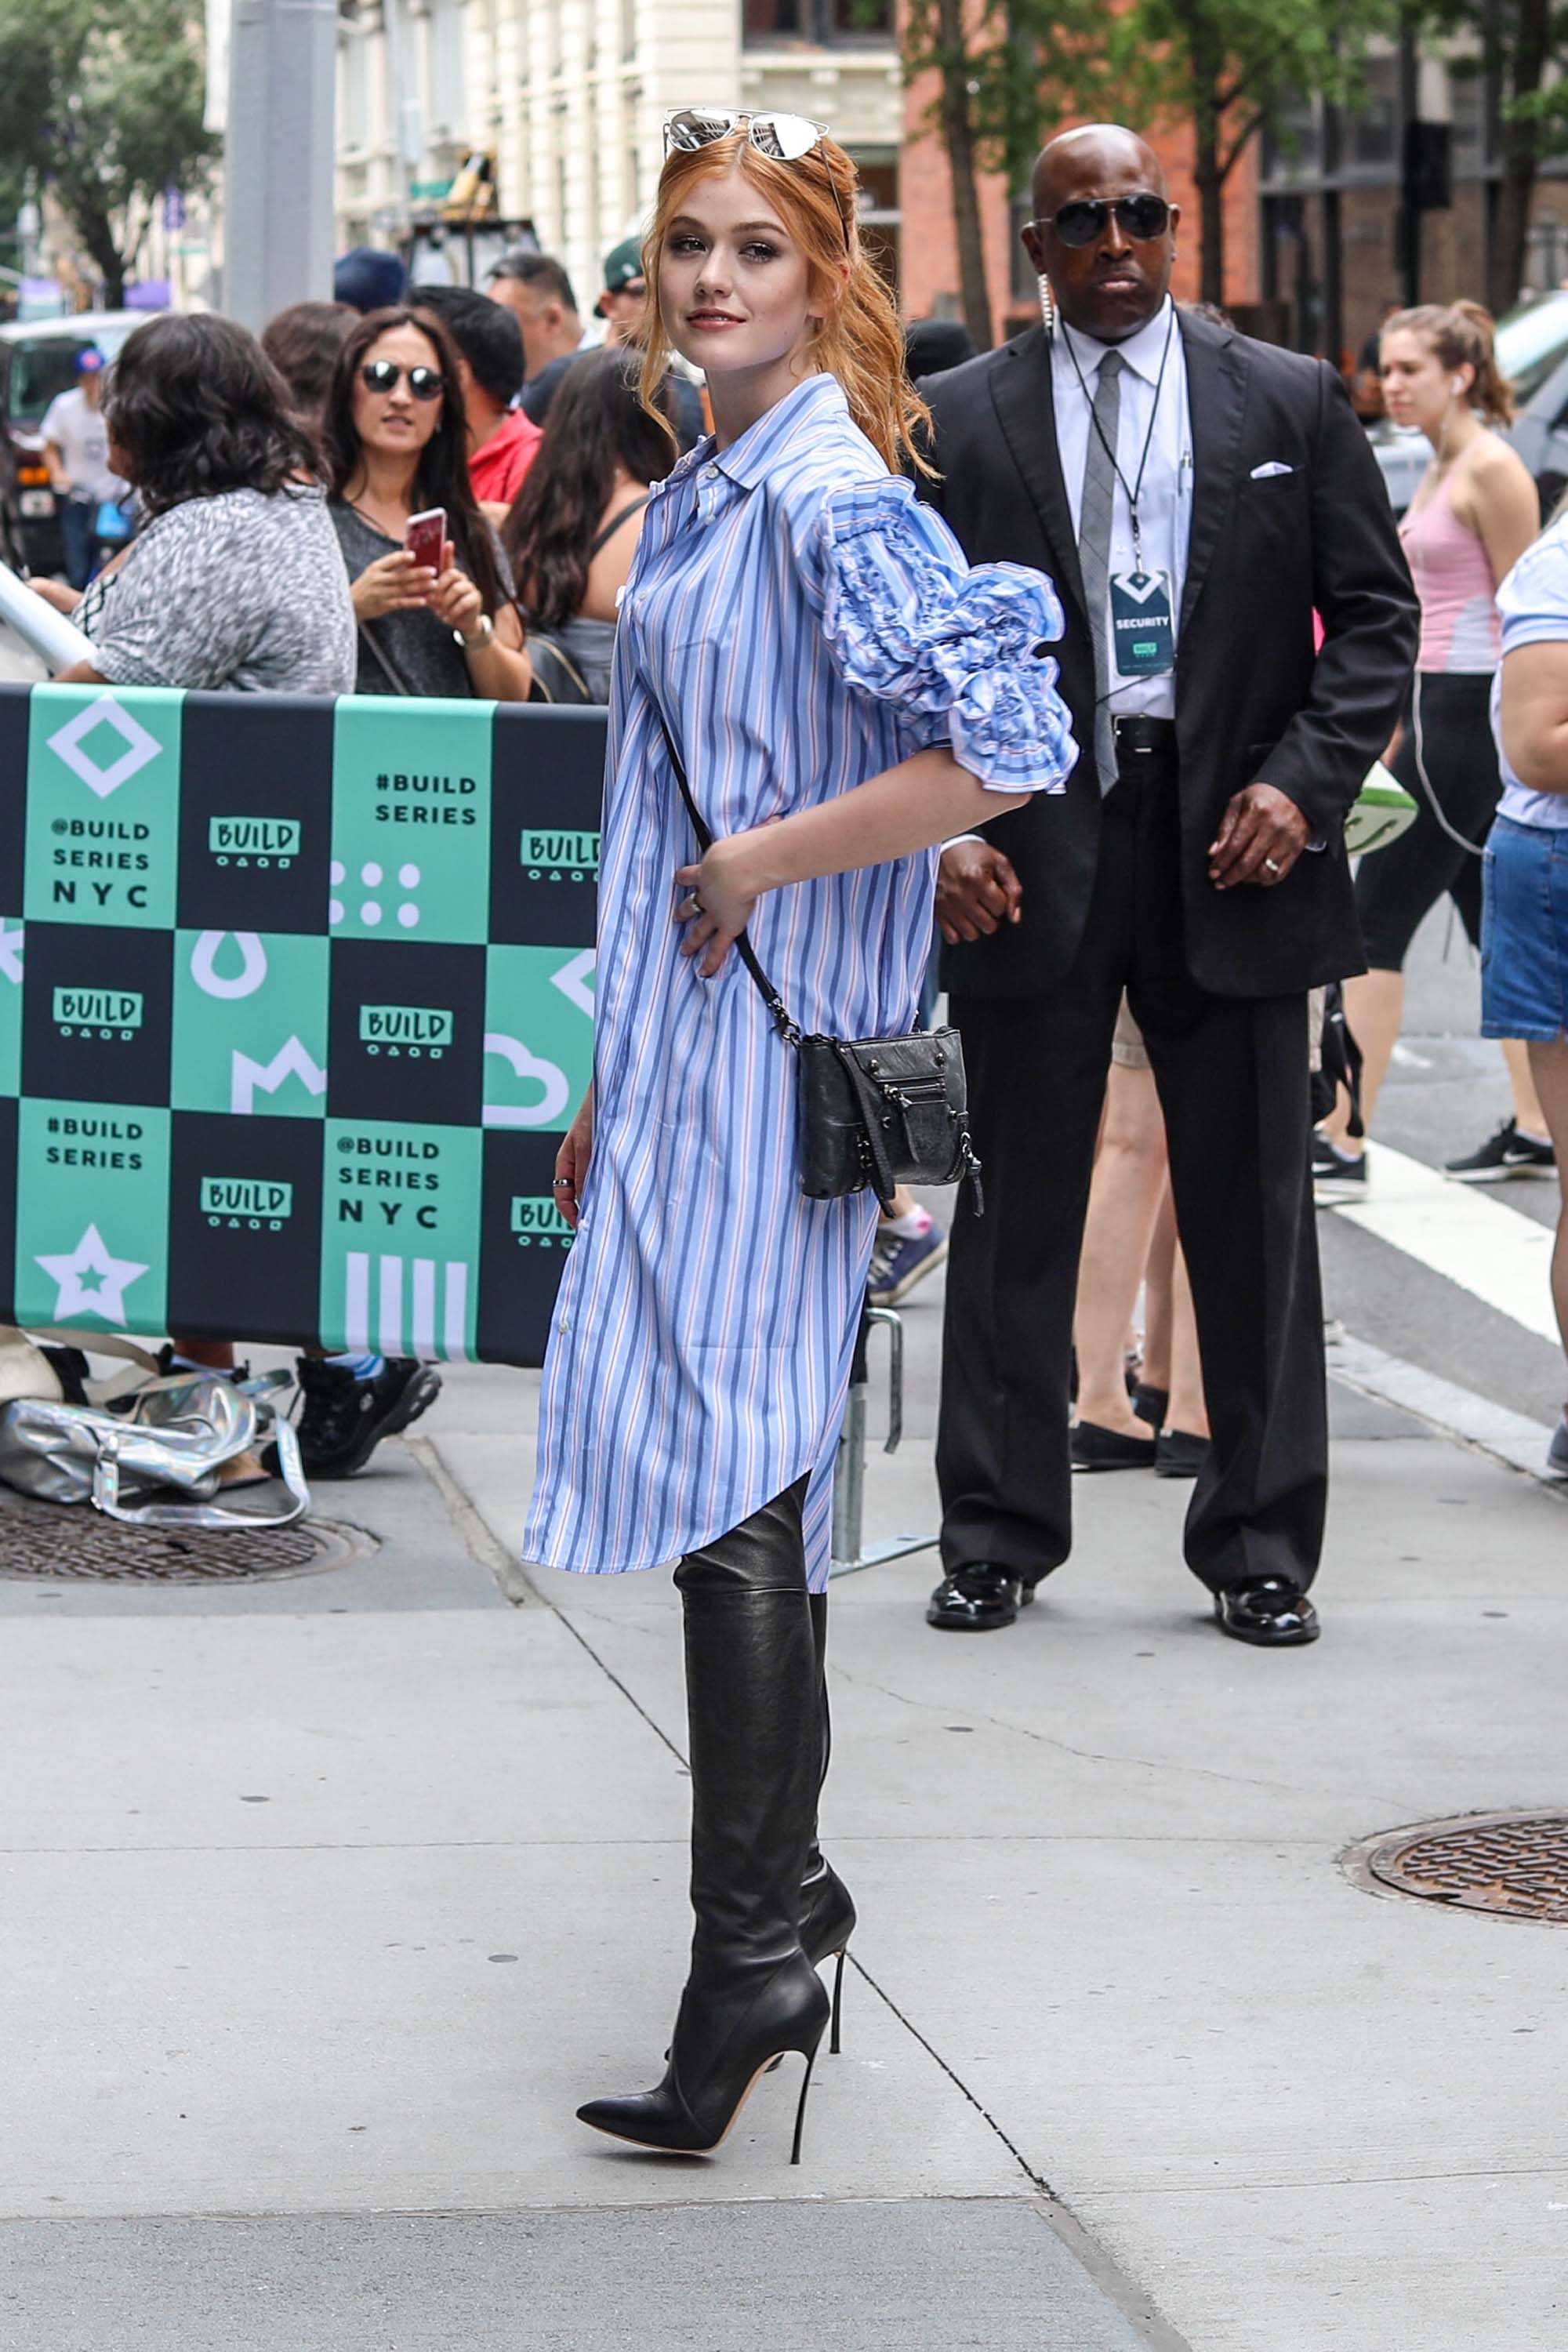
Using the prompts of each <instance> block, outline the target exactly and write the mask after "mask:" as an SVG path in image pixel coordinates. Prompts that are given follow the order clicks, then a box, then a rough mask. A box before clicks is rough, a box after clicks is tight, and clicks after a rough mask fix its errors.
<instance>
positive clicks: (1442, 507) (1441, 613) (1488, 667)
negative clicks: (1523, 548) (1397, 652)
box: [1399, 481, 1502, 676]
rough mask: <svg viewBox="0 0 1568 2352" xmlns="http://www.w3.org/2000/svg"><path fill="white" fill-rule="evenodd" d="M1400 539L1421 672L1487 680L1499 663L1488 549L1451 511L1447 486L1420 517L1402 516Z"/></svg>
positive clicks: (1494, 584) (1494, 590)
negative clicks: (1417, 611) (1417, 626)
mask: <svg viewBox="0 0 1568 2352" xmlns="http://www.w3.org/2000/svg"><path fill="white" fill-rule="evenodd" d="M1399 536H1400V540H1401V541H1402V542H1403V544H1404V548H1405V558H1406V560H1407V562H1409V565H1410V576H1411V578H1412V580H1414V582H1415V593H1416V594H1417V596H1419V598H1420V599H1421V650H1420V652H1419V654H1417V656H1416V657H1415V667H1416V668H1417V669H1420V670H1435V669H1436V670H1464V671H1468V672H1470V673H1471V674H1472V675H1473V674H1475V673H1477V672H1479V673H1480V674H1481V675H1482V676H1487V675H1489V673H1490V672H1491V671H1493V670H1495V669H1496V667H1497V666H1498V664H1499V662H1500V660H1501V658H1502V633H1501V625H1500V622H1499V620H1498V610H1497V582H1496V581H1495V580H1494V579H1493V577H1492V568H1491V565H1490V564H1489V562H1488V561H1487V551H1486V549H1485V548H1484V547H1483V546H1482V545H1481V542H1480V541H1479V538H1478V537H1477V536H1476V533H1475V532H1474V531H1473V530H1467V529H1466V527H1465V525H1464V524H1463V523H1462V522H1461V521H1460V520H1459V518H1458V515H1457V514H1456V513H1455V512H1454V509H1453V507H1452V505H1451V503H1450V501H1449V498H1448V485H1447V482H1446V481H1445V482H1443V483H1442V484H1440V485H1439V487H1438V489H1437V492H1436V497H1434V498H1432V499H1428V501H1427V503H1426V505H1425V506H1424V507H1423V508H1422V509H1421V510H1420V512H1419V513H1415V512H1409V513H1406V514H1405V518H1404V520H1403V521H1402V522H1401V523H1400V526H1399Z"/></svg>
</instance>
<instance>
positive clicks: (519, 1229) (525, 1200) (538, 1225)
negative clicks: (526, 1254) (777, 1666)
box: [511, 1192, 573, 1249]
mask: <svg viewBox="0 0 1568 2352" xmlns="http://www.w3.org/2000/svg"><path fill="white" fill-rule="evenodd" d="M511 1230H512V1234H513V1238H514V1239H515V1240H516V1243H517V1245H518V1247H519V1249H530V1248H531V1247H532V1246H533V1245H534V1244H535V1243H537V1244H539V1246H540V1247H541V1248H542V1249H570V1248H571V1246H572V1239H573V1234H572V1228H571V1226H570V1225H569V1224H568V1223H567V1222H566V1220H565V1218H564V1217H563V1215H562V1213H561V1211H560V1209H559V1207H558V1206H557V1205H556V1200H555V1195H554V1193H553V1192H545V1193H543V1194H528V1193H514V1194H513V1195H512V1202H511Z"/></svg>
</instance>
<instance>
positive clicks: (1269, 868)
mask: <svg viewBox="0 0 1568 2352" xmlns="http://www.w3.org/2000/svg"><path fill="white" fill-rule="evenodd" d="M1263 871H1264V872H1265V874H1278V873H1279V859H1278V858H1277V857H1266V858H1265V859H1264V861H1263Z"/></svg>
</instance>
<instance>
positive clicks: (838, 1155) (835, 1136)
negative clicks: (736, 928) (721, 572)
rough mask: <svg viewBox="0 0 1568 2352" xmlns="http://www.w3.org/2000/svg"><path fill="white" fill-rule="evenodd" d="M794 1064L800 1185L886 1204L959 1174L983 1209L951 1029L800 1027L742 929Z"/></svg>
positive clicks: (745, 950)
mask: <svg viewBox="0 0 1568 2352" xmlns="http://www.w3.org/2000/svg"><path fill="white" fill-rule="evenodd" d="M660 723H661V724H664V740H665V741H666V743H667V744H668V747H669V757H670V763H671V765H672V766H673V768H674V770H675V781H676V782H677V783H678V784H679V787H680V797H681V799H682V800H683V801H684V802H685V803H686V813H687V814H688V815H689V817H690V819H691V826H692V830H693V832H694V833H695V834H696V835H697V844H698V847H699V848H700V850H701V851H702V852H703V853H704V854H706V853H707V851H708V850H709V849H710V847H711V845H712V841H713V835H711V833H710V831H709V829H708V827H707V825H706V824H704V823H703V820H702V817H701V814H700V811H699V809H698V806H697V803H696V802H695V801H694V800H693V799H692V797H691V787H690V785H689V783H688V782H687V781H686V770H685V769H684V767H683V766H682V765H681V761H680V754H679V751H677V750H676V748H675V739H674V737H673V736H672V735H671V734H670V731H669V728H668V724H665V723H664V721H663V719H662V716H661V722H660ZM735 946H736V949H737V950H738V951H739V954H740V958H741V961H742V963H743V964H744V965H745V967H746V970H747V971H749V972H750V974H751V976H752V981H753V982H755V984H756V988H757V992H758V993H759V995H760V996H761V997H762V1000H763V1003H764V1004H765V1005H766V1006H767V1008H768V1012H769V1013H770V1015H771V1016H772V1020H773V1027H774V1028H775V1029H776V1030H777V1031H778V1034H779V1035H780V1036H781V1037H782V1038H783V1039H784V1044H785V1045H793V1046H794V1048H795V1055H796V1058H797V1066H798V1070H799V1095H800V1189H801V1191H802V1192H805V1193H806V1194H808V1195H809V1197H810V1198H811V1199H812V1200H814V1201H833V1200H837V1199H838V1197H839V1196H840V1195H841V1194H843V1193H846V1192H864V1191H865V1189H866V1187H867V1186H868V1185H869V1186H870V1187H871V1189H872V1191H873V1192H875V1193H876V1195H877V1198H878V1200H879V1202H881V1204H882V1207H883V1208H884V1209H886V1208H887V1207H888V1205H889V1202H891V1200H892V1197H893V1194H894V1192H895V1191H896V1190H897V1188H898V1186H899V1185H900V1184H957V1183H960V1182H962V1181H963V1178H964V1177H965V1176H967V1177H968V1178H969V1179H970V1181H971V1182H972V1183H973V1187H974V1208H975V1213H976V1214H977V1215H984V1205H985V1204H984V1194H983V1192H982V1191H981V1187H980V1162H979V1160H977V1159H976V1158H975V1156H974V1146H973V1142H972V1141H971V1139H970V1134H969V1089H968V1087H967V1085H966V1083H965V1079H964V1075H963V1045H962V1043H961V1041H960V1038H959V1034H958V1032H957V1030H956V1029H912V1030H910V1032H909V1033H908V1034H907V1035H905V1036H902V1037H817V1036H811V1037H808V1036H806V1035H805V1034H804V1032H803V1031H802V1030H801V1028H800V1025H799V1024H798V1023H797V1022H795V1021H793V1020H792V1019H791V1018H790V1014H789V1011H788V1008H787V1007H786V1005H785V1004H784V999H783V998H782V997H781V996H780V994H779V992H778V991H777V989H776V988H775V987H774V986H773V982H772V981H771V980H770V979H769V978H768V976H767V974H766V972H765V971H763V968H762V965H761V964H760V963H759V962H758V961H757V957H756V950H754V949H753V947H752V943H751V940H749V939H748V938H747V937H746V934H745V932H744V931H742V933H741V935H740V937H739V938H738V939H737V940H736V941H735Z"/></svg>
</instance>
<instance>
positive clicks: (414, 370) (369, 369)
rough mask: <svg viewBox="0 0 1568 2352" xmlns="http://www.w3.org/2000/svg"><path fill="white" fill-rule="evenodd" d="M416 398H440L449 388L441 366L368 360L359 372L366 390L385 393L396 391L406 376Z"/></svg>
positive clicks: (409, 387)
mask: <svg viewBox="0 0 1568 2352" xmlns="http://www.w3.org/2000/svg"><path fill="white" fill-rule="evenodd" d="M405 376H406V377H407V378H408V389H409V391H410V392H411V393H412V394H413V395H414V398H415V399H416V400H439V399H440V397H441V394H443V393H444V392H445V391H446V389H447V379H446V377H445V376H444V375H443V374H442V373H441V372H440V370H439V368H433V367H411V368H405V367H399V366H398V364H397V362H396V361H395V360H366V362H365V363H364V365H363V367H362V368H361V370H360V372H359V380H360V382H361V383H363V386H364V388H365V390H366V392H374V393H380V394H383V395H384V394H387V393H389V392H395V391H396V390H397V387H398V385H399V384H400V383H402V381H403V379H404V377H405Z"/></svg>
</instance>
